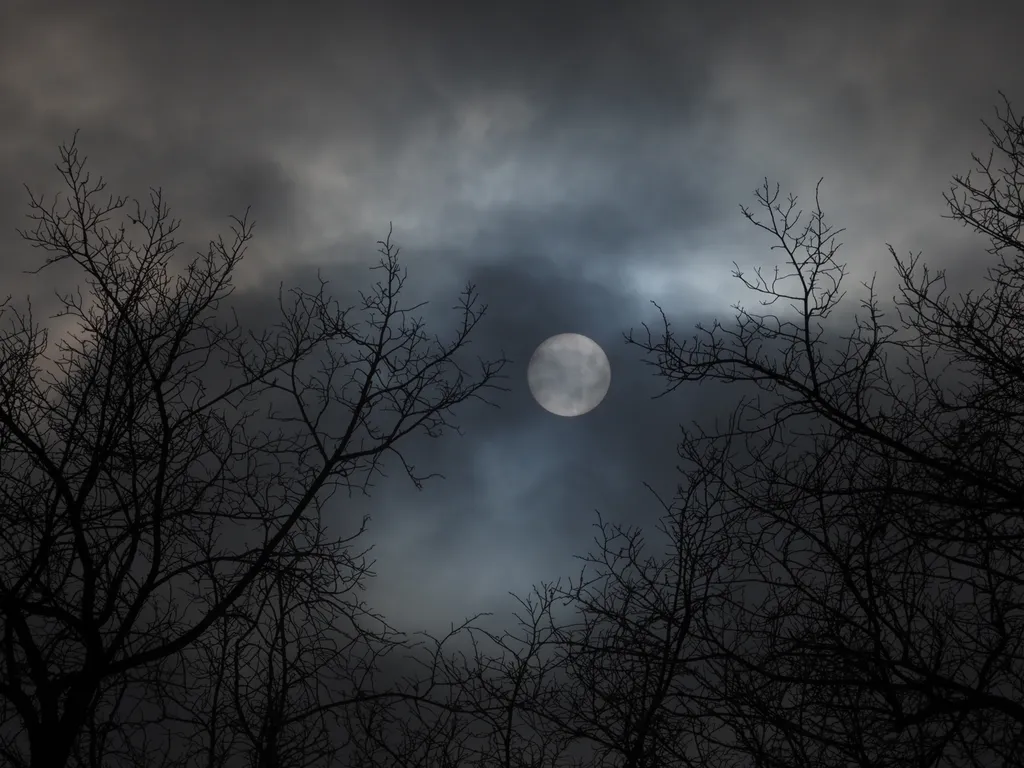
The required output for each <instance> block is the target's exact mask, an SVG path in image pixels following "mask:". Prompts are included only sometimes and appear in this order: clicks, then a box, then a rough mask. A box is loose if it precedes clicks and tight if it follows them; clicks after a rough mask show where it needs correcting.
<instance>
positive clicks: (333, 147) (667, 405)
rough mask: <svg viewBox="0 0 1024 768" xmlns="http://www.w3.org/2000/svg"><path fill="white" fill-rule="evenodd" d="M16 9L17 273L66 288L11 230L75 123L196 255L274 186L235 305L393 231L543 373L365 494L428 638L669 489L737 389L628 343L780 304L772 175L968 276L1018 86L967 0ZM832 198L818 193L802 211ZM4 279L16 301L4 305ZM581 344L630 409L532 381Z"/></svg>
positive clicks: (258, 206) (431, 293)
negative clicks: (546, 360)
mask: <svg viewBox="0 0 1024 768" xmlns="http://www.w3.org/2000/svg"><path fill="white" fill-rule="evenodd" d="M687 5H688V4H681V3H668V2H665V3H655V2H640V3H612V2H597V3H595V2H588V3H584V2H560V3H535V2H527V3H471V2H446V3H412V2H406V3H388V2H379V3H373V4H365V3H350V2H342V3H331V4H326V3H325V4H320V3H297V4H296V3H244V4H243V3H233V2H227V3H201V2H179V3H173V4H168V3H160V4H151V3H122V2H96V3H47V4H42V3H38V4H37V3H26V2H23V3H16V4H14V5H13V6H12V9H13V10H12V11H11V12H10V13H8V14H7V20H6V21H5V23H4V24H3V25H2V31H0V52H2V53H0V113H2V114H3V115H4V120H3V121H0V166H2V173H0V224H2V226H3V231H2V232H0V252H2V253H3V257H2V262H0V264H2V267H3V269H4V273H3V275H2V280H3V284H4V285H5V286H6V287H7V288H8V290H9V291H11V292H15V293H23V292H24V291H26V290H29V289H30V288H31V289H32V290H33V291H42V292H43V293H45V292H46V290H49V285H47V284H43V283H40V282H35V283H32V282H29V281H28V280H27V278H25V277H24V276H22V275H21V274H20V270H21V269H23V268H25V267H26V266H28V265H31V264H32V259H33V258H35V257H34V256H33V255H32V254H31V253H29V252H27V251H26V250H25V248H24V247H23V246H22V245H21V244H20V243H19V241H18V240H17V238H16V236H15V235H14V233H13V227H14V226H16V225H20V224H21V223H22V221H23V219H22V214H23V213H24V206H23V202H24V199H25V198H24V191H23V190H22V188H21V184H22V183H23V182H28V183H29V184H30V185H31V186H33V188H34V189H38V190H39V191H47V192H52V191H53V190H54V189H55V188H56V182H57V181H58V180H57V179H56V177H55V175H54V174H53V173H52V170H51V169H52V163H53V162H54V161H55V160H56V159H57V158H56V152H55V150H56V147H57V144H58V143H59V142H61V141H62V140H67V139H69V138H70V137H71V135H72V133H73V132H74V131H75V130H76V129H81V133H80V135H79V144H80V146H81V147H82V149H83V151H84V152H85V153H87V154H88V155H89V156H90V162H91V165H92V167H93V169H94V171H95V172H96V173H102V174H104V175H105V176H107V177H108V178H109V180H110V185H111V191H115V192H120V191H124V192H128V193H131V194H136V195H140V196H144V195H145V194H146V191H147V189H148V188H149V187H150V186H163V187H164V189H165V191H166V192H167V198H168V201H169V202H170V204H171V205H172V207H173V210H174V213H175V214H176V215H178V216H180V217H181V218H182V219H183V221H184V227H183V231H182V235H183V238H185V239H186V240H187V242H188V245H187V249H188V251H189V252H192V251H194V250H195V249H196V248H201V247H202V244H203V240H204V239H205V238H207V237H210V236H212V235H213V234H215V233H216V232H217V231H221V232H224V231H226V229H227V223H228V222H227V216H228V215H229V214H237V213H241V211H242V210H244V208H245V207H246V206H248V205H252V207H253V213H254V215H255V217H256V219H257V222H258V223H257V239H256V240H255V241H254V243H253V245H252V249H251V258H250V260H249V261H248V262H247V263H246V265H245V268H244V269H243V273H244V274H243V275H242V276H241V277H242V278H243V279H242V288H243V291H242V292H241V293H240V294H239V295H238V299H239V301H240V302H241V303H242V304H243V305H245V306H246V307H248V311H250V312H251V313H252V314H253V316H258V313H259V312H260V311H261V307H263V306H264V304H265V302H266V301H267V297H268V295H269V294H268V293H267V290H268V288H273V287H276V284H277V282H278V280H283V281H285V283H294V282H306V283H307V284H308V281H309V280H310V279H311V278H312V276H313V275H314V273H315V270H316V269H317V268H321V269H322V270H323V273H324V275H325V276H327V277H331V278H332V279H333V281H334V282H333V283H332V285H334V286H336V287H337V289H338V291H339V292H340V293H341V295H342V296H352V295H353V291H354V290H355V288H357V287H358V286H359V285H360V282H359V281H360V280H364V279H369V273H366V272H365V267H366V265H368V264H370V263H372V262H373V261H374V259H375V248H376V246H375V244H374V243H375V241H376V240H377V239H378V238H382V237H384V235H385V234H386V233H387V228H388V223H389V222H394V225H395V232H394V238H395V240H396V242H397V243H398V244H399V245H401V246H402V247H403V249H404V250H403V255H404V256H405V258H406V262H407V264H408V265H409V267H410V272H411V277H410V287H409V290H410V294H411V295H415V297H416V298H423V299H429V300H430V301H431V302H432V303H431V304H430V305H429V306H428V308H427V309H425V310H424V311H425V313H426V314H427V316H428V319H429V320H430V321H431V322H437V323H440V324H442V325H444V323H450V320H449V319H446V318H448V317H449V316H448V315H447V314H446V312H447V309H448V307H450V306H451V304H452V299H454V298H455V294H456V293H457V291H458V290H459V288H460V287H461V286H462V284H463V283H465V282H466V281H472V282H475V283H476V284H477V285H478V287H479V290H480V292H481V295H482V297H483V299H484V300H485V301H487V302H488V303H489V304H490V314H489V316H488V318H487V322H486V323H485V324H484V325H483V326H481V328H480V333H479V334H478V337H477V338H476V340H475V347H474V349H475V350H479V351H480V352H481V354H487V353H490V352H493V351H496V350H499V349H503V350H504V352H505V353H506V354H508V356H509V357H511V358H512V359H513V360H514V361H516V362H515V364H514V365H513V367H512V368H511V374H512V377H513V378H512V379H511V380H510V381H509V386H510V387H511V392H509V393H508V394H507V395H506V396H504V397H502V398H501V406H502V407H501V409H500V410H495V409H490V408H488V407H486V406H482V405H481V406H479V407H477V406H473V407H472V408H470V409H467V410H466V412H465V413H464V415H463V426H464V429H465V433H466V434H465V437H463V438H462V439H453V440H445V441H442V442H438V443H434V442H431V443H422V444H414V445H412V446H411V455H412V456H414V457H415V459H416V461H417V463H420V462H422V463H423V465H424V466H427V465H429V468H430V469H436V470H437V471H440V472H443V473H444V474H445V475H446V476H447V480H445V481H437V482H432V483H430V484H428V486H427V488H426V490H424V491H422V492H416V491H415V490H413V488H412V486H411V484H409V483H407V482H404V481H403V479H402V478H401V476H400V473H399V472H397V471H395V472H393V473H392V477H391V479H389V480H388V481H387V482H384V483H381V484H380V485H379V486H378V487H377V488H376V489H375V492H374V495H373V497H372V498H371V499H369V500H366V499H358V500H352V501H349V500H344V499H340V498H339V499H338V501H337V502H336V507H337V514H338V515H339V516H343V515H348V514H354V513H357V512H359V513H361V512H363V511H369V512H371V513H372V514H373V518H374V522H373V525H372V528H371V533H370V536H371V537H372V538H373V540H375V541H376V542H377V553H378V564H377V568H376V570H377V572H378V574H379V576H378V578H377V580H376V582H375V583H374V585H373V586H372V590H371V591H372V595H373V599H377V600H379V601H380V604H381V608H382V609H383V610H385V611H386V612H387V613H388V614H389V616H390V617H391V618H392V619H393V620H394V621H395V622H396V623H398V624H404V623H406V622H407V623H408V624H410V625H413V626H415V625H419V624H429V625H430V626H432V627H433V628H435V629H436V628H438V627H444V626H447V624H448V622H450V621H452V620H457V619H459V618H461V616H463V615H464V614H466V613H468V612H472V611H474V610H480V609H482V608H487V607H493V608H495V609H497V610H504V609H505V608H506V607H508V606H509V605H510V604H509V603H508V602H507V601H506V599H505V593H506V591H508V590H510V589H511V590H514V591H518V592H523V591H525V590H526V589H527V588H528V586H529V584H531V583H533V582H535V581H537V580H539V579H542V578H553V577H557V576H558V575H563V574H568V573H569V572H571V565H572V563H571V556H572V554H574V553H580V552H582V551H584V550H585V549H586V548H587V547H588V545H589V543H590V538H591V533H592V532H591V529H590V525H591V523H592V522H593V519H594V518H593V510H594V509H595V508H600V509H601V510H602V512H603V513H605V514H606V516H607V517H610V518H613V519H618V520H622V521H636V522H641V521H643V522H650V521H652V520H653V518H654V517H656V515H657V508H656V505H654V504H652V503H651V499H650V498H649V497H648V496H647V495H646V492H645V491H644V490H643V488H642V485H641V483H642V482H643V481H645V480H646V481H649V482H651V483H652V484H654V485H655V486H656V487H657V488H658V489H659V490H662V491H667V492H669V493H671V490H672V487H673V486H674V484H675V481H676V480H675V478H676V476H675V473H674V465H675V463H676V458H675V455H674V451H673V444H674V442H675V440H676V437H677V431H676V429H675V427H674V426H673V425H674V424H676V423H687V422H689V421H690V420H691V419H693V418H698V417H699V418H710V417H711V415H712V414H715V413H719V412H723V411H724V412H727V411H728V410H729V409H731V407H732V405H733V404H734V403H735V402H736V397H737V394H736V392H735V390H731V389H714V388H710V387H700V388H697V387H694V388H684V389H681V390H680V391H679V392H677V393H676V394H675V396H674V397H672V398H669V399H667V400H663V401H657V402H652V401H651V400H650V399H649V398H650V396H651V395H652V394H654V393H655V392H656V391H657V388H658V382H656V381H655V380H653V379H652V377H651V374H650V369H649V368H647V367H645V366H644V365H642V363H641V361H640V360H639V359H638V358H637V354H636V351H635V349H633V348H629V347H626V346H625V344H624V343H623V341H622V337H621V334H622V332H623V331H625V330H626V329H628V328H629V327H635V326H638V325H639V324H640V323H641V322H643V321H646V320H651V319H653V318H654V317H655V315H654V310H653V308H652V307H651V306H650V305H649V303H648V302H649V300H650V299H657V300H658V301H659V302H662V303H664V304H665V305H666V307H667V308H668V309H669V311H670V312H671V313H672V315H673V317H674V318H675V319H676V321H677V323H678V324H679V325H680V326H685V325H692V324H693V322H696V321H697V320H710V319H711V318H712V317H714V316H718V317H719V318H720V319H721V320H722V321H723V322H728V320H729V319H730V318H731V317H732V314H733V313H732V311H731V310H730V309H729V307H730V305H731V304H733V303H734V302H736V301H743V302H744V303H746V304H748V305H753V304H754V302H755V301H756V298H755V297H753V296H750V295H749V294H746V293H745V292H744V291H743V290H742V287H741V286H740V285H739V284H738V283H737V281H735V280H733V279H731V278H730V277H729V274H730V271H731V269H732V266H731V265H732V261H734V260H735V261H738V262H739V263H741V264H743V265H745V266H746V267H748V268H749V267H750V266H752V265H756V264H771V263H773V262H774V260H775V259H776V257H777V253H774V252H772V251H771V250H770V246H771V245H772V243H771V242H770V241H769V240H768V239H767V238H766V237H765V236H764V235H763V233H759V232H758V231H757V230H756V229H755V228H753V227H752V226H751V225H750V224H748V223H746V222H745V221H744V220H743V217H742V216H741V215H740V212H739V210H738V205H739V204H740V203H743V204H747V205H752V204H754V202H755V201H754V200H753V198H752V196H751V191H752V190H753V189H754V188H756V187H757V186H758V185H759V184H760V183H761V181H762V179H763V177H765V176H768V177H769V178H770V179H771V180H772V182H774V181H776V180H777V181H780V182H782V184H783V195H785V193H786V192H788V191H794V192H798V193H800V194H801V195H802V203H804V204H810V203H811V202H812V201H813V190H814V186H813V185H814V183H815V182H816V181H817V180H818V178H819V177H821V176H824V177H825V183H824V185H823V187H822V195H823V197H822V204H823V206H824V207H825V209H826V214H827V215H828V216H829V217H830V218H831V219H832V221H833V222H834V223H835V224H836V225H837V226H845V227H847V229H848V231H847V233H846V234H845V235H844V237H843V239H844V240H845V243H846V244H845V246H844V249H843V251H842V252H841V253H842V254H843V255H844V257H845V258H846V259H847V260H848V261H849V264H850V268H851V276H850V278H849V280H850V287H851V289H852V291H851V297H850V298H849V299H848V301H849V302H850V303H851V312H852V310H853V309H854V308H855V303H856V297H855V296H854V294H856V293H857V291H858V290H859V289H858V288H857V283H858V282H859V281H860V280H866V279H868V278H870V275H871V273H872V272H873V271H875V270H878V271H879V292H880V293H881V294H882V296H883V298H885V297H887V296H889V295H891V294H892V293H893V289H894V279H893V275H892V269H891V262H890V260H889V257H888V254H887V251H886V249H885V243H886V242H890V243H892V244H893V245H894V246H895V247H896V248H897V251H898V252H899V253H901V254H905V253H906V252H907V251H911V250H912V251H914V252H916V251H918V250H924V251H925V253H926V256H927V257H928V258H929V260H930V261H931V262H932V263H934V264H938V265H944V266H948V267H950V274H951V275H956V279H957V280H959V281H964V282H965V283H966V282H970V281H972V280H974V279H975V278H976V276H978V275H977V271H976V270H975V269H974V267H973V266H972V264H973V263H974V259H975V258H976V257H977V255H978V254H979V253H980V252H981V250H982V249H983V248H984V243H983V242H979V241H978V240H977V239H976V238H970V237H968V236H966V233H964V232H963V231H962V230H960V229H959V227H958V225H956V224H952V223H950V222H946V221H943V220H941V219H940V216H941V214H943V213H945V208H944V203H943V202H942V198H941V192H942V191H943V190H944V189H946V188H947V186H948V181H949V177H950V176H951V175H952V174H953V173H957V172H963V171H966V170H967V169H968V168H969V167H970V165H971V161H970V153H971V152H972V151H975V152H979V153H980V152H985V151H987V146H988V145H987V142H988V140H987V137H986V135H985V132H984V129H983V128H982V127H981V125H980V123H979V118H982V117H984V118H988V119H990V120H991V118H992V117H993V113H992V107H993V106H994V105H996V104H998V103H999V102H998V95H997V89H1000V88H1002V89H1003V90H1005V91H1006V92H1007V93H1008V95H1010V97H1011V98H1016V99H1017V100H1018V101H1019V100H1020V99H1021V98H1024V90H1022V85H1024V80H1022V75H1021V73H1020V68H1019V61H1018V54H1017V50H1018V48H1019V46H1018V45H1017V42H1018V41H1017V39H1016V38H1017V37H1019V28H1020V25H1019V23H1018V24H1014V23H1010V21H1009V20H1008V19H1007V18H1005V17H1004V16H1002V15H999V14H997V13H996V12H995V6H991V7H988V6H985V7H983V6H981V5H978V4H957V3H952V2H937V3H936V2H930V3H913V2H906V3H895V4H894V3H889V4H885V5H884V6H883V5H882V4H878V5H877V6H876V7H872V6H871V5H870V4H862V3H857V4H853V3H851V4H846V5H845V6H842V7H840V6H837V5H836V4H826V3H818V4H810V3H773V4H770V5H765V6H763V7H761V8H748V9H746V10H745V11H744V13H743V14H738V13H737V12H736V11H735V8H734V7H732V6H728V5H726V4H715V3H703V4H689V5H690V6H691V7H686V6H687ZM805 207H806V206H805ZM6 292H7V291H4V293H6ZM565 331H575V332H579V333H583V334H586V335H587V336H590V337H591V338H593V339H595V340H597V341H598V342H599V343H601V344H602V345H603V346H604V348H605V350H606V352H607V353H608V355H609V358H610V359H611V363H612V366H613V378H612V387H611V391H610V392H609V395H608V398H607V400H606V401H605V402H604V403H603V404H602V405H601V406H600V407H599V408H598V409H597V410H595V411H594V412H593V413H591V414H588V415H587V416H585V417H582V418H578V419H571V420H559V419H557V418H555V417H553V416H551V415H550V414H547V413H545V412H544V411H543V410H541V409H540V408H539V407H538V406H537V405H536V404H535V403H533V401H532V400H531V399H530V396H529V393H528V391H527V388H526V386H525V364H526V361H527V360H528V359H529V357H530V354H531V353H532V351H533V349H534V348H535V346H536V345H537V344H538V343H539V342H540V341H542V340H543V339H545V338H547V337H548V336H551V335H553V334H555V333H559V332H565Z"/></svg>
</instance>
